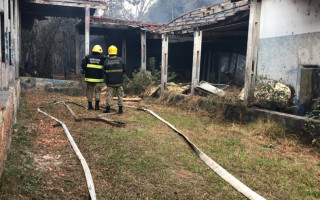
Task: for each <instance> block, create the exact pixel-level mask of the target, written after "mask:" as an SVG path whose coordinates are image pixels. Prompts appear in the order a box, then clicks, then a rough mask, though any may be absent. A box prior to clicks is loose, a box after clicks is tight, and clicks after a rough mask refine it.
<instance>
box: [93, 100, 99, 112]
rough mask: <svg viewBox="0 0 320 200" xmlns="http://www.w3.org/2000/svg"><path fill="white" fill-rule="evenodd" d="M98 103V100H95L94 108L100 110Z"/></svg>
mask: <svg viewBox="0 0 320 200" xmlns="http://www.w3.org/2000/svg"><path fill="white" fill-rule="evenodd" d="M99 103H100V101H96V105H95V106H94V110H100V106H99Z"/></svg>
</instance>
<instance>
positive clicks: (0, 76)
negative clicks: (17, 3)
mask: <svg viewBox="0 0 320 200" xmlns="http://www.w3.org/2000/svg"><path fill="white" fill-rule="evenodd" d="M0 1H1V0H0ZM2 7H3V5H2ZM1 22H2V16H1V15H0V28H1V27H2V26H3V24H2V23H1ZM0 30H1V29H0ZM1 32H2V31H0V89H2V88H3V87H4V86H3V83H4V81H3V79H4V74H3V72H4V66H3V64H2V40H1V38H2V33H1Z"/></svg>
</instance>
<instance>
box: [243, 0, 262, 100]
mask: <svg viewBox="0 0 320 200" xmlns="http://www.w3.org/2000/svg"><path fill="white" fill-rule="evenodd" d="M258 1H259V0H252V1H251V5H250V18H249V30H248V45H247V60H246V73H245V83H244V102H245V104H246V105H247V106H250V105H251V104H252V103H253V101H254V88H255V81H256V75H257V61H258V42H259V32H260V13H261V2H258Z"/></svg>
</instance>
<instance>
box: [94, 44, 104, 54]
mask: <svg viewBox="0 0 320 200" xmlns="http://www.w3.org/2000/svg"><path fill="white" fill-rule="evenodd" d="M92 52H97V53H102V47H101V46H100V45H95V46H94V47H93V49H92Z"/></svg>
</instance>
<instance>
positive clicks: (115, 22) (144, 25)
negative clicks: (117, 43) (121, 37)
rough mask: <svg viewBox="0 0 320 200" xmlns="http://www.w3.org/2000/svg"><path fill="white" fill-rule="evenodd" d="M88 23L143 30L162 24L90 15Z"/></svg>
mask: <svg viewBox="0 0 320 200" xmlns="http://www.w3.org/2000/svg"><path fill="white" fill-rule="evenodd" d="M90 24H91V26H93V27H100V28H118V29H128V28H139V29H141V30H145V31H150V32H152V31H154V30H156V29H157V28H159V27H161V26H163V25H164V24H156V23H152V22H143V21H138V20H132V19H119V18H111V17H97V16H94V17H91V18H90Z"/></svg>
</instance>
